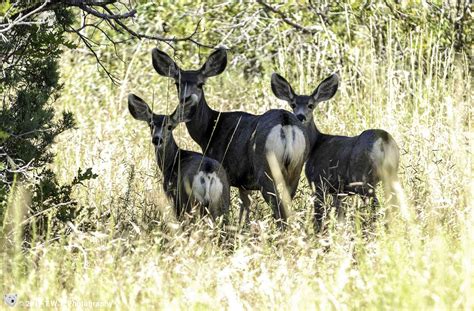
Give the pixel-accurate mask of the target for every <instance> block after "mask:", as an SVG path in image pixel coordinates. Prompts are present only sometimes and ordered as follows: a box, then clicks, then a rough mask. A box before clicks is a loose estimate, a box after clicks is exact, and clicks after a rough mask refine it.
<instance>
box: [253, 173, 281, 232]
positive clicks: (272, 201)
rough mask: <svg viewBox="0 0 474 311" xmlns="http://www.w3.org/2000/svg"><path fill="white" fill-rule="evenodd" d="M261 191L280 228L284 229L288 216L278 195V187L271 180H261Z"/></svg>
mask: <svg viewBox="0 0 474 311" xmlns="http://www.w3.org/2000/svg"><path fill="white" fill-rule="evenodd" d="M260 191H261V192H262V195H263V198H264V199H265V201H266V202H267V203H268V204H269V205H270V206H271V208H272V210H273V217H275V219H276V221H277V225H278V227H279V228H280V229H284V228H285V223H286V220H287V218H288V216H287V213H286V209H285V206H284V204H283V202H282V200H281V199H280V196H279V194H278V190H277V187H276V185H275V184H274V183H273V181H272V180H271V179H270V178H268V177H266V178H263V180H262V179H261V180H260Z"/></svg>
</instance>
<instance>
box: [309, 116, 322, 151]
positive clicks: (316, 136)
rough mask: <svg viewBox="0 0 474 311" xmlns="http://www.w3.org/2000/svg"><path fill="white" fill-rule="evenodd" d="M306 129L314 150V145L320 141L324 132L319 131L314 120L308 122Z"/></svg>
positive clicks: (311, 147) (311, 148)
mask: <svg viewBox="0 0 474 311" xmlns="http://www.w3.org/2000/svg"><path fill="white" fill-rule="evenodd" d="M306 129H307V133H308V139H309V142H310V150H313V147H314V146H315V145H317V144H318V142H319V141H320V140H321V139H322V138H323V136H324V134H322V133H321V132H320V131H319V129H318V127H317V126H316V123H315V122H314V120H312V122H309V123H308V125H307V127H306Z"/></svg>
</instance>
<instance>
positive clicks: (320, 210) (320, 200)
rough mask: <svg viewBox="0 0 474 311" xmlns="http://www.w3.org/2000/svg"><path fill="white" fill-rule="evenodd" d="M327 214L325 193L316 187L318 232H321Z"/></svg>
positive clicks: (315, 216)
mask: <svg viewBox="0 0 474 311" xmlns="http://www.w3.org/2000/svg"><path fill="white" fill-rule="evenodd" d="M325 214H326V211H325V208H324V194H323V193H322V192H321V191H319V190H318V189H316V193H315V198H314V231H315V232H316V233H319V232H320V231H322V229H323V220H324V216H325Z"/></svg>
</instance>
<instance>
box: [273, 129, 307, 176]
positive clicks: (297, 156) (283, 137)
mask: <svg viewBox="0 0 474 311" xmlns="http://www.w3.org/2000/svg"><path fill="white" fill-rule="evenodd" d="M265 150H266V152H267V154H270V153H273V154H274V155H275V157H276V160H277V161H278V163H279V164H280V167H285V166H287V167H288V168H289V170H293V169H294V168H295V167H296V166H297V165H298V164H301V163H303V162H304V154H305V150H306V140H305V137H304V133H303V131H301V129H299V128H298V127H297V126H295V125H285V126H282V125H281V124H278V125H276V126H274V127H273V128H272V130H271V131H270V133H269V134H268V136H267V141H266V142H265Z"/></svg>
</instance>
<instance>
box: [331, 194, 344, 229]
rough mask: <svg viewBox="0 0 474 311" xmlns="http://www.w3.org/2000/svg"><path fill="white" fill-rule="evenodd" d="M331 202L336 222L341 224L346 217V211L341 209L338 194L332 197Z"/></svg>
mask: <svg viewBox="0 0 474 311" xmlns="http://www.w3.org/2000/svg"><path fill="white" fill-rule="evenodd" d="M332 201H333V204H334V207H335V208H336V215H337V220H338V221H339V222H341V221H343V220H344V218H345V217H346V211H345V210H344V209H343V208H342V207H341V199H340V198H339V195H338V193H335V194H333V195H332Z"/></svg>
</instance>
